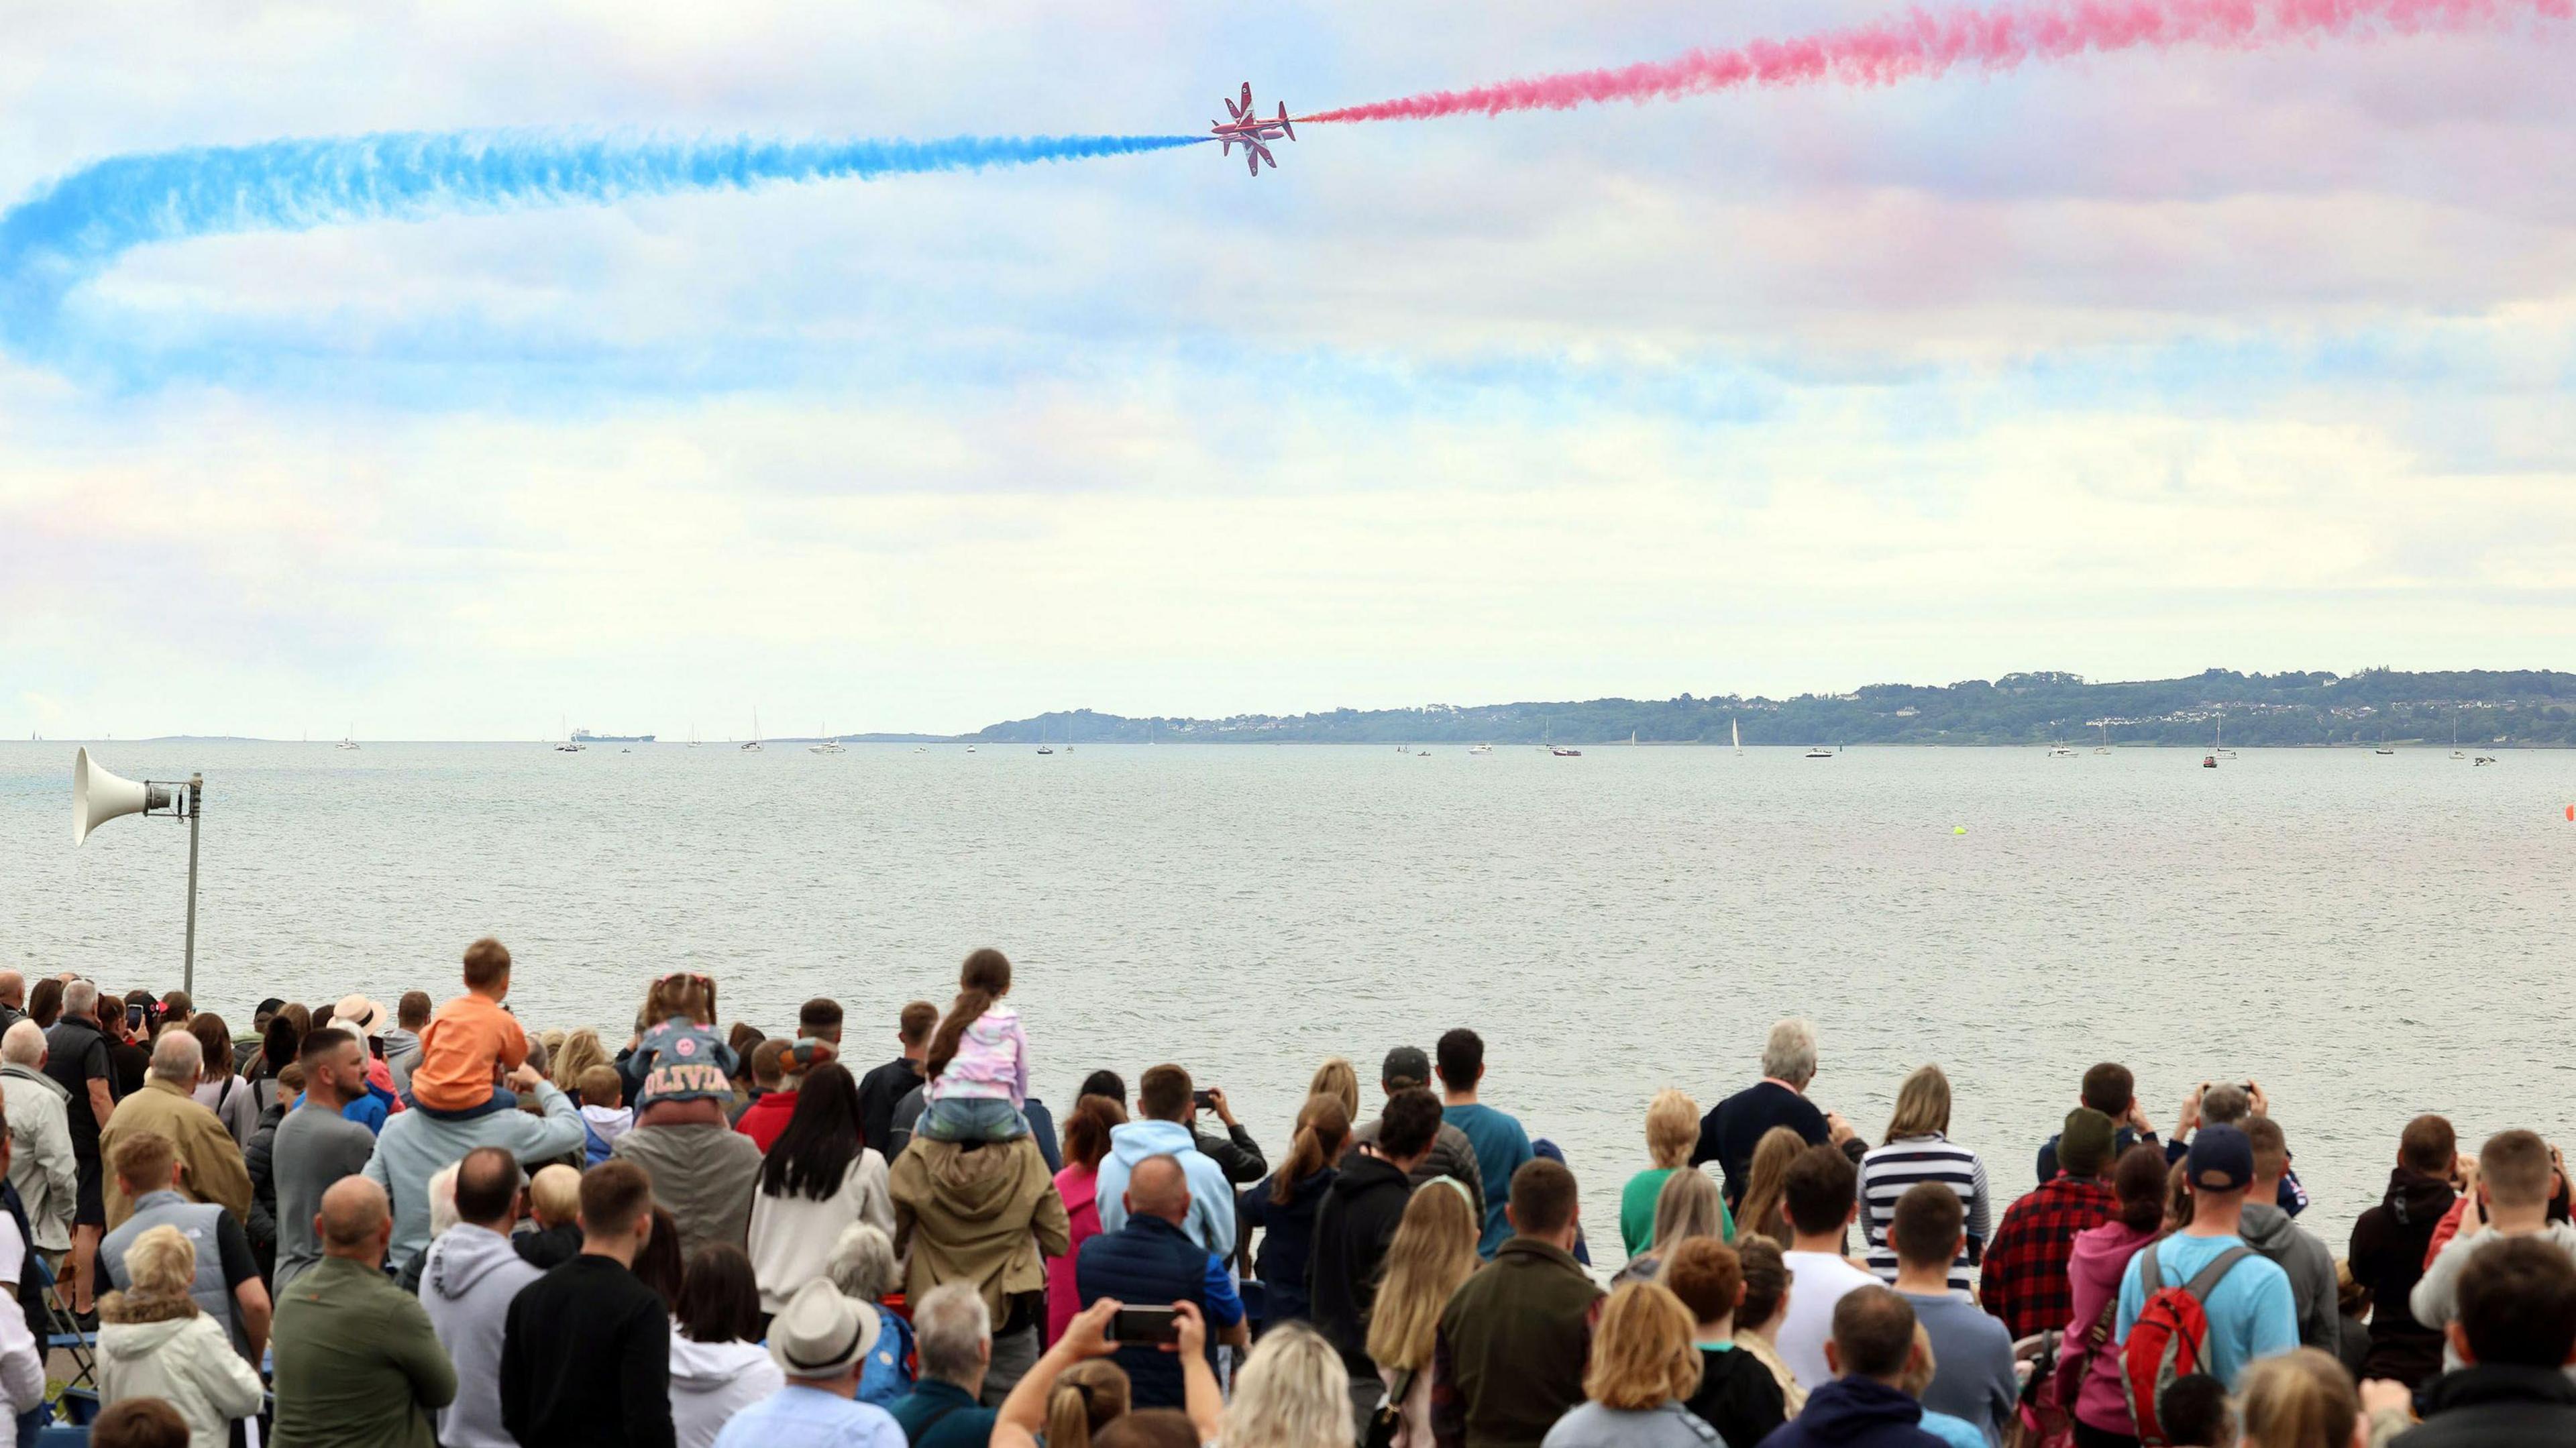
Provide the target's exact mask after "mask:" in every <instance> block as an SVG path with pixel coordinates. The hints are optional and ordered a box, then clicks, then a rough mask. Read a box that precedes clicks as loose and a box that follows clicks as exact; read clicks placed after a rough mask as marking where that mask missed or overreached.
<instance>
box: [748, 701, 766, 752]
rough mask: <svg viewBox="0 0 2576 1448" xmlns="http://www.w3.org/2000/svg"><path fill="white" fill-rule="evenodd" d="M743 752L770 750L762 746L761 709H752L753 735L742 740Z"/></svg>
mask: <svg viewBox="0 0 2576 1448" xmlns="http://www.w3.org/2000/svg"><path fill="white" fill-rule="evenodd" d="M742 752H743V753H745V754H765V753H767V752H768V751H766V750H764V749H762V748H761V747H760V711H759V710H758V709H756V708H755V709H753V710H752V711H751V737H750V738H749V739H746V740H744V741H743V742H742Z"/></svg>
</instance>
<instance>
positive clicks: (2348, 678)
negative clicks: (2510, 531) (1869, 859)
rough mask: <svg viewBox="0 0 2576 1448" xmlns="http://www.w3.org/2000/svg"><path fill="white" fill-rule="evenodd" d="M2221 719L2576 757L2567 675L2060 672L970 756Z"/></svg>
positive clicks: (1171, 728)
mask: <svg viewBox="0 0 2576 1448" xmlns="http://www.w3.org/2000/svg"><path fill="white" fill-rule="evenodd" d="M2221 711H2224V713H2225V718H2226V730H2227V742H2228V743H2229V744H2230V745H2239V744H2241V745H2244V746H2246V747H2248V748H2253V747H2258V746H2288V745H2363V744H2376V743H2378V742H2379V741H2380V739H2381V738H2382V737H2383V736H2384V737H2386V738H2387V739H2388V740H2389V741H2390V742H2391V743H2402V742H2420V743H2427V744H2439V745H2441V746H2443V747H2445V748H2448V747H2449V745H2450V741H2451V728H2452V721H2453V719H2454V716H2456V717H2457V720H2458V724H2459V739H2460V744H2461V746H2462V747H2464V748H2466V747H2471V746H2475V747H2477V748H2482V749H2492V748H2497V747H2522V748H2529V747H2535V746H2549V745H2564V744H2570V743H2576V674H2566V673H2558V672H2555V671H2548V670H2531V671H2510V672H2505V671H2495V670H2484V669H2479V670H2466V671H2461V672H2454V673H2400V672H2397V671H2394V670H2389V669H2370V670H2365V671H2364V672H2361V673H2358V674H2348V675H2336V674H2324V673H2315V674H2240V673H2236V672H2233V671H2231V670H2227V669H2211V670H2209V671H2208V672H2206V673H2203V674H2197V675H2194V676H2193V677H2190V678H2187V679H2151V680H2139V681H2134V682H2127V683H2097V682H2088V681H2086V680H2084V679H2083V678H2081V677H2079V676H2077V675H2075V674H2069V673H2057V672H2041V673H2027V674H2006V675H2004V676H2003V677H2002V678H1999V679H1993V680H1987V679H1968V680H1964V681H1962V682H1959V683H1955V684H1948V685H1917V684H1871V685H1868V686H1866V687H1863V688H1860V689H1856V690H1854V691H1852V692H1851V693H1848V694H1801V695H1799V696H1797V697H1796V698H1793V699H1766V698H1760V697H1750V698H1747V697H1740V696H1737V695H1732V694H1728V695H1716V696H1710V697H1705V698H1702V697H1696V696H1693V695H1690V694H1683V695H1680V696H1679V697H1677V698H1672V699H1590V700H1584V701H1580V702H1571V701H1569V702H1561V703H1545V702H1529V703H1517V704H1481V705H1449V704H1432V705H1426V706H1424V707H1422V708H1418V709H1331V710H1326V711H1323V712H1320V713H1313V714H1294V715H1268V714H1245V715H1237V716H1234V717H1232V718H1227V719H1165V718H1156V719H1130V718H1124V717H1121V716H1118V715H1114V714H1097V713H1093V712H1092V711H1091V710H1088V709H1078V710H1069V711H1064V712H1058V713H1049V714H1045V715H1041V716H1039V717H1037V718H1031V719H1016V720H1012V721H1009V722H1007V723H1001V724H994V725H990V726H988V727H986V728H985V729H983V730H981V731H979V732H977V733H974V734H968V735H963V736H960V737H961V738H963V739H965V740H967V741H970V742H979V743H980V742H987V741H989V742H994V743H1021V742H1025V743H1035V742H1036V741H1037V740H1038V738H1039V731H1040V728H1041V727H1042V726H1043V728H1044V731H1045V737H1046V738H1048V739H1051V740H1056V741H1059V742H1061V741H1063V740H1065V739H1067V738H1068V737H1070V738H1071V739H1072V741H1073V742H1074V743H1075V744H1076V745H1077V746H1078V745H1081V744H1085V743H1106V742H1113V741H1114V742H1120V743H1145V742H1148V741H1163V742H1169V743H1263V744H1266V743H1299V744H1398V743H1424V744H1429V743H1448V744H1469V743H1478V742H1491V743H1495V744H1535V743H1538V742H1539V741H1540V740H1541V739H1542V738H1545V737H1548V736H1549V735H1550V734H1551V733H1552V734H1553V737H1554V738H1555V739H1556V741H1557V742H1558V743H1561V744H1598V743H1605V742H1609V741H1614V740H1616V741H1623V742H1624V741H1625V740H1626V739H1627V738H1628V737H1629V736H1630V735H1631V734H1634V735H1635V736H1636V737H1637V739H1638V740H1639V741H1641V742H1645V743H1655V744H1673V743H1699V744H1724V743H1725V742H1726V740H1727V724H1728V721H1730V720H1734V721H1737V722H1739V723H1740V724H1741V725H1742V728H1743V732H1744V742H1745V743H1746V744H1748V745H1751V744H1797V745H1809V744H2041V743H2046V742H2048V741H2050V740H2054V739H2065V740H2067V741H2068V742H2070V743H2081V744H2098V743H2100V742H2101V740H2102V737H2103V735H2104V733H2105V730H2106V726H2107V732H2108V734H2109V737H2110V740H2111V742H2112V743H2114V744H2170V745H2181V746H2189V747H2205V746H2207V745H2208V743H2209V742H2210V739H2211V737H2212V735H2213V734H2214V733H2215V732H2216V730H2217V727H2218V720H2219V716H2220V713H2221Z"/></svg>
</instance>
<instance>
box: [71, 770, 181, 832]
mask: <svg viewBox="0 0 2576 1448" xmlns="http://www.w3.org/2000/svg"><path fill="white" fill-rule="evenodd" d="M169 807H170V786H168V785H166V784H146V783H144V782H143V781H141V780H135V779H127V778H125V777H124V776H122V775H118V774H113V773H110V772H109V771H108V770H106V769H104V768H102V767H100V766H98V765H95V764H92V763H90V762H89V750H88V749H86V748H84V749H82V750H81V752H80V754H79V756H78V757H77V758H75V759H74V760H73V761H72V844H73V845H75V846H77V845H79V844H80V842H81V841H83V840H86V839H88V838H89V832H90V831H92V830H94V829H97V828H98V827H99V826H100V825H102V824H105V823H106V822H108V821H109V820H112V819H115V818H116V817H117V816H119V815H130V814H141V813H143V812H144V811H145V810H147V809H168V808H169Z"/></svg>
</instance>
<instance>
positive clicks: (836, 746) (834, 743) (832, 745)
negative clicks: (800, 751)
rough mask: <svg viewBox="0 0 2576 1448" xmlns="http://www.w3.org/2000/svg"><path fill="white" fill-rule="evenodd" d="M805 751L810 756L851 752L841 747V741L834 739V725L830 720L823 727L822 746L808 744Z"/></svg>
mask: <svg viewBox="0 0 2576 1448" xmlns="http://www.w3.org/2000/svg"><path fill="white" fill-rule="evenodd" d="M805 751H806V752H807V753H808V754H847V753H849V752H850V751H848V750H846V749H843V748H842V747H841V741H840V740H838V739H835V738H833V737H832V725H831V723H830V721H828V720H827V721H825V723H824V725H823V742H822V743H820V744H808V745H806V746H805Z"/></svg>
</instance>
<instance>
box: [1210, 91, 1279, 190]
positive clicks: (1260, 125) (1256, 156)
mask: <svg viewBox="0 0 2576 1448" xmlns="http://www.w3.org/2000/svg"><path fill="white" fill-rule="evenodd" d="M1218 99H1220V100H1224V97H1222V96H1220V97H1218ZM1225 108H1226V110H1227V111H1228V112H1230V113H1231V114H1232V115H1233V117H1234V119H1233V120H1231V121H1211V122H1209V123H1208V132H1209V134H1211V135H1213V136H1215V137H1216V139H1217V152H1218V154H1220V155H1227V156H1230V155H1232V154H1234V148H1235V146H1236V144H1237V143H1240V144H1241V145H1242V147H1243V164H1244V166H1245V167H1246V168H1247V169H1249V170H1250V171H1251V172H1252V174H1253V175H1255V176H1258V175H1260V174H1261V163H1262V162H1264V161H1267V162H1269V163H1270V169H1271V170H1273V171H1276V170H1278V169H1279V158H1278V157H1276V156H1273V155H1271V154H1270V148H1269V147H1268V146H1265V145H1263V144H1262V142H1264V141H1276V140H1278V139H1279V138H1280V137H1282V136H1285V137H1287V138H1288V139H1289V140H1292V141H1293V140H1295V139H1297V128H1296V127H1295V126H1292V125H1290V124H1289V122H1288V103H1287V102H1286V101H1281V102H1280V103H1279V114H1278V116H1276V117H1275V118H1268V119H1265V118H1264V117H1261V116H1258V115H1255V114H1254V113H1253V110H1252V82H1250V81H1245V82H1244V83H1243V104H1241V105H1236V104H1235V103H1234V102H1232V101H1226V102H1225Z"/></svg>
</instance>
